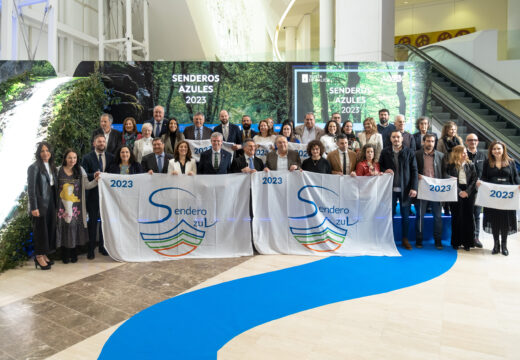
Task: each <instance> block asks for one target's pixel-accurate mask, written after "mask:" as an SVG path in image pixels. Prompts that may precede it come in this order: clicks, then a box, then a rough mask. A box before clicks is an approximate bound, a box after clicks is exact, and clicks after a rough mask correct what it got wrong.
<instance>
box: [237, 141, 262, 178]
mask: <svg viewBox="0 0 520 360" xmlns="http://www.w3.org/2000/svg"><path fill="white" fill-rule="evenodd" d="M242 149H244V153H243V154H242V155H240V156H237V157H236V158H235V159H233V164H231V171H232V172H234V173H239V172H243V173H247V174H250V173H254V172H257V171H262V170H264V162H263V161H262V159H260V158H257V157H256V156H255V152H256V144H255V142H254V141H253V139H246V140H244V144H243V145H242Z"/></svg>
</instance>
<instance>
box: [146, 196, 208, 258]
mask: <svg viewBox="0 0 520 360" xmlns="http://www.w3.org/2000/svg"><path fill="white" fill-rule="evenodd" d="M165 190H178V191H181V192H184V193H187V194H188V195H190V196H191V197H193V198H195V199H196V196H195V195H194V194H192V193H191V192H189V191H187V190H184V189H181V188H176V187H168V188H162V189H159V190H155V191H154V192H152V193H151V194H150V197H149V198H148V201H149V202H150V204H152V205H153V206H155V207H159V208H163V209H166V210H167V211H168V214H167V215H166V217H164V218H162V219H159V220H154V221H140V222H139V223H141V224H160V223H164V222H166V221H168V220H169V219H170V217H171V216H172V214H175V215H177V216H178V215H184V216H187V215H192V216H196V217H197V218H193V219H192V220H191V221H192V222H193V225H192V224H190V222H189V221H187V220H186V219H185V218H182V219H181V220H180V221H179V222H178V223H177V225H175V226H174V227H173V228H171V229H170V230H168V231H164V232H160V233H148V232H141V239H142V240H143V241H144V243H145V244H146V246H148V247H149V248H150V249H152V250H153V251H155V252H156V253H157V254H159V255H162V256H167V257H180V256H184V255H187V254H189V253H191V252H193V251H195V249H197V247H198V246H199V245H200V244H201V243H202V241H203V240H204V237H205V235H206V231H205V229H208V228H210V227H212V226H214V225H215V224H216V223H217V221H215V222H214V223H213V224H210V225H208V221H207V218H206V217H204V218H203V219H201V218H200V216H201V215H202V216H206V215H207V210H206V209H198V208H192V207H191V206H189V207H187V208H176V209H174V210H172V209H171V208H170V207H169V206H168V205H165V204H159V203H157V202H155V201H154V200H153V198H154V196H155V195H156V194H158V193H159V192H161V191H165ZM176 200H178V199H176ZM201 228H202V229H204V230H202V229H201Z"/></svg>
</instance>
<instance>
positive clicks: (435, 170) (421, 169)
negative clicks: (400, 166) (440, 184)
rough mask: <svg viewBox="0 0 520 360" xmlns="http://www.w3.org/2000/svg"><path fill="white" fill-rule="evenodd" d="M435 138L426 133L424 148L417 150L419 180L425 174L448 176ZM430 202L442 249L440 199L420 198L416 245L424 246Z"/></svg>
mask: <svg viewBox="0 0 520 360" xmlns="http://www.w3.org/2000/svg"><path fill="white" fill-rule="evenodd" d="M435 139H436V137H435V135H434V134H426V135H424V145H423V148H422V149H421V150H417V151H416V152H415V159H416V161H417V171H418V173H419V180H420V179H421V177H422V176H423V175H424V176H428V177H431V178H436V179H442V178H445V177H446V169H445V163H444V154H443V153H441V152H440V151H437V150H435ZM428 203H430V204H431V206H432V212H433V239H434V240H435V247H436V248H437V249H439V250H442V243H441V239H442V217H441V203H440V202H438V201H427V200H418V204H417V205H418V206H417V207H416V208H417V217H416V219H415V239H416V240H415V247H417V248H419V249H420V248H422V247H423V245H422V241H423V227H424V214H425V213H426V208H427V207H428Z"/></svg>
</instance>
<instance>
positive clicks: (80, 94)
mask: <svg viewBox="0 0 520 360" xmlns="http://www.w3.org/2000/svg"><path fill="white" fill-rule="evenodd" d="M42 71H43V70H42ZM106 101H107V95H106V92H105V88H104V86H103V84H102V83H101V81H100V75H99V74H98V73H94V74H92V75H91V76H89V77H88V78H80V79H76V80H75V81H74V82H73V83H72V84H69V85H67V86H65V87H64V88H62V89H61V90H60V91H59V92H58V93H57V94H55V95H54V119H53V121H52V123H51V124H50V126H49V128H48V136H47V141H48V142H49V143H50V144H51V145H52V146H53V148H54V155H55V161H56V164H60V163H61V161H62V158H63V153H64V151H65V149H67V148H69V147H70V148H73V149H75V150H76V151H77V152H78V159H81V157H82V156H83V155H84V154H85V153H87V152H89V151H90V145H91V144H90V137H91V135H92V131H93V130H94V129H95V128H96V127H97V126H98V119H99V116H100V115H101V111H102V110H101V109H103V108H104V105H105V104H106ZM31 227H32V225H31V219H30V216H29V214H28V211H27V195H26V194H24V195H23V196H22V197H21V200H20V201H19V206H18V208H17V210H16V213H15V215H14V217H13V218H12V219H11V220H10V222H9V223H8V225H7V226H5V227H4V228H3V229H2V230H1V232H0V272H2V271H5V270H7V269H12V268H14V267H16V266H20V265H23V263H24V262H25V261H26V260H27V255H26V252H25V250H24V247H25V246H26V245H27V244H26V243H27V240H28V239H29V237H30V233H31V231H32V229H31Z"/></svg>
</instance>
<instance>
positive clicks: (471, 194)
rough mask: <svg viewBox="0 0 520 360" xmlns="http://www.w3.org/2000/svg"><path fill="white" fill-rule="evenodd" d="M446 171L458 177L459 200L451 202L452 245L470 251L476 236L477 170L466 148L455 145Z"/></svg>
mask: <svg viewBox="0 0 520 360" xmlns="http://www.w3.org/2000/svg"><path fill="white" fill-rule="evenodd" d="M446 173H447V174H448V175H450V176H453V177H456V178H457V194H458V198H457V202H450V203H449V204H450V208H451V246H453V248H454V249H458V248H459V246H460V245H462V246H464V250H466V251H469V249H470V247H471V246H473V242H474V240H475V239H474V238H475V236H474V235H475V224H474V221H473V207H474V206H475V195H476V188H475V186H476V183H477V170H476V169H475V165H473V163H472V162H471V161H469V159H468V153H467V151H466V148H465V147H464V146H462V145H457V146H454V147H453V149H452V151H451V153H450V160H449V163H448V167H447V169H446Z"/></svg>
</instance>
